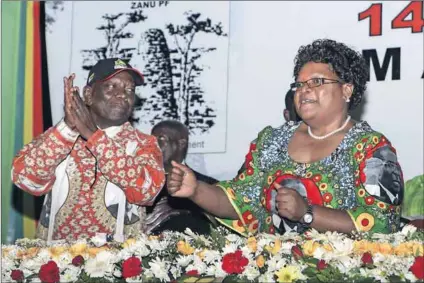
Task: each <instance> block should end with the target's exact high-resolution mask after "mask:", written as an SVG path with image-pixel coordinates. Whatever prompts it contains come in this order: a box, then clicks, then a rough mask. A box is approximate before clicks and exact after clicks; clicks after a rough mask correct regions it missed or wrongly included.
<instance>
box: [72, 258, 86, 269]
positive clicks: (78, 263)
mask: <svg viewBox="0 0 424 283" xmlns="http://www.w3.org/2000/svg"><path fill="white" fill-rule="evenodd" d="M83 264H84V258H83V257H82V256H81V255H77V256H76V257H74V258H73V259H72V265H73V266H77V267H78V266H81V265H83Z"/></svg>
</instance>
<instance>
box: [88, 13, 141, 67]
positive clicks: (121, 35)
mask: <svg viewBox="0 0 424 283" xmlns="http://www.w3.org/2000/svg"><path fill="white" fill-rule="evenodd" d="M123 16H125V17H123ZM102 18H103V19H104V20H105V21H106V23H105V24H103V25H101V26H99V27H97V28H96V29H97V30H100V31H102V32H103V33H104V35H105V39H106V44H105V45H104V46H102V47H99V48H96V49H84V50H81V53H82V56H83V58H84V60H83V65H82V68H83V69H84V70H87V71H88V70H90V69H91V67H92V66H93V65H94V64H95V63H96V62H97V61H98V60H101V59H105V58H113V57H119V58H122V59H126V60H130V59H131V57H132V54H133V52H134V50H135V48H134V47H129V48H124V47H121V43H122V42H121V41H122V40H123V39H128V38H132V37H133V36H134V34H133V33H131V32H126V31H125V28H126V27H127V26H128V25H129V24H130V23H139V22H142V21H144V20H146V19H147V17H146V16H144V15H143V11H142V10H136V11H132V12H129V13H118V14H116V15H109V14H105V15H103V16H102ZM119 22H121V23H119Z"/></svg>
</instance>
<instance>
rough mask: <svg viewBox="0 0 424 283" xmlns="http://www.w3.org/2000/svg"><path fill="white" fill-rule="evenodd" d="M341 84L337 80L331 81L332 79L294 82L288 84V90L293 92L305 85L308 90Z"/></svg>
mask: <svg viewBox="0 0 424 283" xmlns="http://www.w3.org/2000/svg"><path fill="white" fill-rule="evenodd" d="M336 83H339V84H343V83H344V82H342V81H339V80H332V79H326V78H312V79H309V80H307V81H304V82H295V83H292V84H290V89H291V90H292V91H294V92H296V91H298V90H300V89H301V88H302V87H304V86H305V85H307V86H308V87H309V88H313V87H318V86H320V85H324V84H336Z"/></svg>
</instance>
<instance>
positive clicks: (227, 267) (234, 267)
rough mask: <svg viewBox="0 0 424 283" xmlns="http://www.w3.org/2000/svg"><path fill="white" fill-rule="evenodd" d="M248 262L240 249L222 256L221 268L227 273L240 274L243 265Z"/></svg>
mask: <svg viewBox="0 0 424 283" xmlns="http://www.w3.org/2000/svg"><path fill="white" fill-rule="evenodd" d="M248 263H249V260H248V259H247V258H245V257H244V256H243V254H242V252H241V251H240V250H237V251H235V252H234V253H228V254H226V255H224V257H223V258H222V270H224V271H225V272H227V273H228V274H240V273H242V272H243V271H244V267H245V266H246V265H247V264H248Z"/></svg>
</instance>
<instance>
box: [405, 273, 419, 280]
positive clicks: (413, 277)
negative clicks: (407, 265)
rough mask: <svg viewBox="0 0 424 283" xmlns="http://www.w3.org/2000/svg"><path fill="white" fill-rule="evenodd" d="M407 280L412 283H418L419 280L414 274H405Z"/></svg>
mask: <svg viewBox="0 0 424 283" xmlns="http://www.w3.org/2000/svg"><path fill="white" fill-rule="evenodd" d="M405 279H407V280H408V281H411V282H417V280H418V279H417V277H416V276H415V275H414V274H413V273H412V272H408V273H405Z"/></svg>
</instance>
